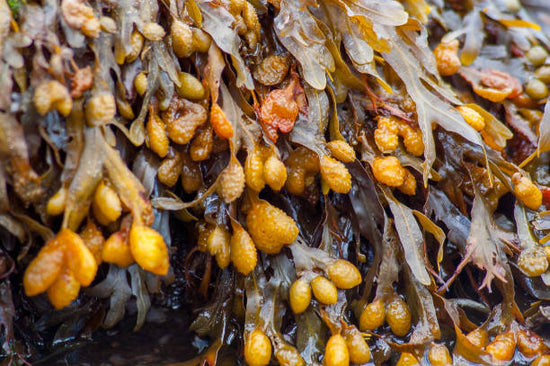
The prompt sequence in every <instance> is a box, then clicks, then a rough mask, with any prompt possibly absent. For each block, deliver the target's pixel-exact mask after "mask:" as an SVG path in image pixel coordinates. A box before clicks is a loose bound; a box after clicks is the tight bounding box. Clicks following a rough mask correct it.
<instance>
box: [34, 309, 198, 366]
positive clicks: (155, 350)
mask: <svg viewBox="0 0 550 366" xmlns="http://www.w3.org/2000/svg"><path fill="white" fill-rule="evenodd" d="M132 318H133V317H125V319H124V320H123V321H121V322H120V323H119V324H118V325H117V326H116V327H115V328H113V329H109V330H105V329H100V330H98V331H96V332H94V333H93V338H92V339H91V340H85V341H72V342H69V343H68V345H67V346H63V347H60V348H59V349H58V350H56V351H54V352H53V353H52V354H50V355H47V356H45V357H43V358H42V359H40V360H38V361H35V362H33V365H37V366H38V365H75V366H126V365H134V366H153V365H164V364H169V363H174V362H181V361H185V360H188V359H190V358H193V357H194V356H195V355H196V354H197V351H198V349H199V348H198V347H201V346H204V344H205V342H204V341H202V340H200V339H199V338H197V337H196V336H195V335H194V334H193V333H191V332H189V331H188V330H187V329H188V327H189V322H190V319H189V314H188V313H187V312H185V311H182V310H169V309H165V308H153V309H151V311H150V312H149V314H148V321H147V322H146V323H145V324H144V326H143V327H142V328H141V329H140V330H139V331H137V332H134V331H133V327H134V325H135V323H134V322H135V318H133V319H132Z"/></svg>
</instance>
